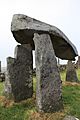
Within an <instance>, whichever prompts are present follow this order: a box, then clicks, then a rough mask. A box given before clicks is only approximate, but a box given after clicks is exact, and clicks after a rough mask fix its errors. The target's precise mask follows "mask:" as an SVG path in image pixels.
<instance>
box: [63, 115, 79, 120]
mask: <svg viewBox="0 0 80 120" xmlns="http://www.w3.org/2000/svg"><path fill="white" fill-rule="evenodd" d="M63 120H79V119H78V118H76V117H73V116H66V117H65V118H64V119H63Z"/></svg>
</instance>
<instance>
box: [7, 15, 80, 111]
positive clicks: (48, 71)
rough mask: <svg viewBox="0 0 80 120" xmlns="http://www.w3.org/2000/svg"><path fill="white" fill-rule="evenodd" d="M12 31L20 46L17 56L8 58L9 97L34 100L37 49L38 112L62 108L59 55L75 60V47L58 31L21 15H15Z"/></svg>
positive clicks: (16, 99)
mask: <svg viewBox="0 0 80 120" xmlns="http://www.w3.org/2000/svg"><path fill="white" fill-rule="evenodd" d="M11 32H12V34H13V37H14V38H15V40H16V41H17V42H18V43H20V45H19V46H17V48H16V50H15V51H16V52H15V53H16V55H15V57H14V58H10V57H9V58H7V79H6V84H5V88H6V94H8V95H9V94H12V96H13V98H14V100H15V101H21V100H24V99H28V98H30V97H32V94H33V81H32V69H33V67H32V63H33V58H32V50H35V62H36V79H37V83H36V106H37V109H38V111H42V112H56V111H59V110H61V109H63V101H62V85H61V78H60V74H59V71H58V67H57V61H56V56H57V57H59V58H61V59H66V60H75V57H76V56H77V55H78V53H77V50H76V47H75V46H74V45H73V44H72V42H70V41H69V39H68V38H67V37H66V36H65V35H64V33H63V32H62V31H61V30H59V29H58V28H56V27H54V26H51V25H49V24H46V23H44V22H41V21H38V20H36V19H34V18H31V17H28V16H25V15H22V14H15V15H13V18H12V23H11ZM8 89H9V90H8Z"/></svg>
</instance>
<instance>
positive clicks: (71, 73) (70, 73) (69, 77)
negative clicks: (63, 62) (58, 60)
mask: <svg viewBox="0 0 80 120" xmlns="http://www.w3.org/2000/svg"><path fill="white" fill-rule="evenodd" d="M66 81H69V82H78V78H77V74H76V70H75V66H74V64H73V63H72V61H71V60H68V63H67V71H66Z"/></svg>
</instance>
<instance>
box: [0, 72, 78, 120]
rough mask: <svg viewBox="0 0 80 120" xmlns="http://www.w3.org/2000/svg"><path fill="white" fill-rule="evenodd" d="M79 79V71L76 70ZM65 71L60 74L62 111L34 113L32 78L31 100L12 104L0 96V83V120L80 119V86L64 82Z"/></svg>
mask: <svg viewBox="0 0 80 120" xmlns="http://www.w3.org/2000/svg"><path fill="white" fill-rule="evenodd" d="M77 74H78V78H80V70H77ZM65 76H66V74H65V71H64V72H62V73H61V79H62V81H64V82H63V86H62V94H63V103H64V110H63V111H62V112H57V113H44V114H43V113H38V112H37V111H36V103H35V101H36V98H35V91H36V78H35V77H34V78H33V88H34V95H33V97H32V98H31V99H28V100H25V101H22V102H21V103H14V102H13V101H10V100H7V99H6V98H4V97H1V96H2V92H3V89H4V82H0V120H62V119H63V117H64V116H65V115H73V116H75V117H77V118H79V119H80V85H79V84H78V83H77V84H71V83H68V84H67V83H66V82H65Z"/></svg>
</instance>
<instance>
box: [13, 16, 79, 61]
mask: <svg viewBox="0 0 80 120" xmlns="http://www.w3.org/2000/svg"><path fill="white" fill-rule="evenodd" d="M11 31H12V33H13V36H14V38H15V40H16V41H17V42H19V43H21V44H31V46H32V49H35V45H34V42H33V36H34V33H38V34H49V35H50V37H51V41H52V45H53V48H54V51H55V55H56V56H57V57H59V58H61V59H67V60H74V59H75V57H76V56H77V55H78V53H77V50H76V47H75V46H74V45H73V44H72V42H71V41H70V40H69V39H68V38H67V37H66V35H65V34H64V33H63V32H62V31H61V30H59V29H58V28H57V27H55V26H51V25H49V24H46V23H44V22H41V21H39V20H36V19H34V18H31V17H28V16H26V15H22V14H15V15H14V16H13V19H12V23H11ZM46 49H47V48H46Z"/></svg>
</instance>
